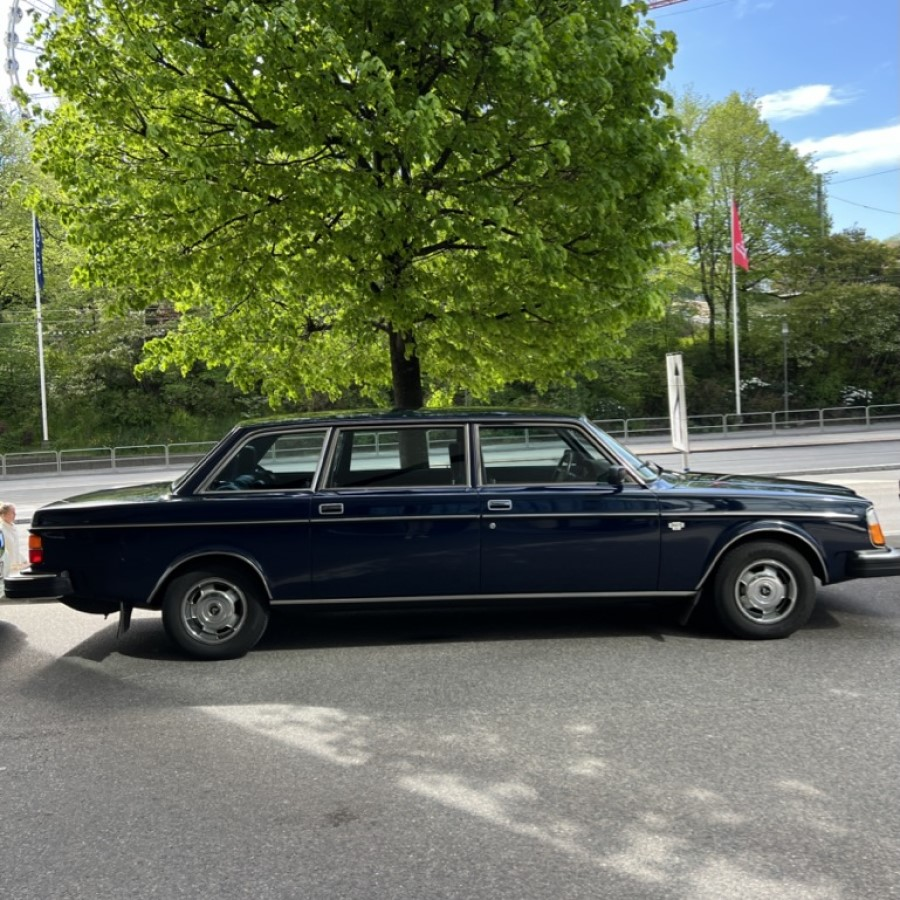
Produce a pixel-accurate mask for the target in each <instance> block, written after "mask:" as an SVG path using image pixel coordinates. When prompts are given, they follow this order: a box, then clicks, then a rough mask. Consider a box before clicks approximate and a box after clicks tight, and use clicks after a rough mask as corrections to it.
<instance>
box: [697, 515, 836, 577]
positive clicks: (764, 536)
mask: <svg viewBox="0 0 900 900" xmlns="http://www.w3.org/2000/svg"><path fill="white" fill-rule="evenodd" d="M754 541H775V542H776V543H782V544H784V545H785V546H787V547H791V548H792V549H794V550H796V551H797V552H798V553H800V554H801V555H802V556H803V557H804V559H805V560H806V561H807V562H808V563H809V567H810V569H812V573H813V575H815V576H816V578H818V579H819V581H821V582H822V584H828V581H829V577H828V566H827V565H826V563H825V553H824V550H823V549H822V547H820V546H819V544H818V543H817V542H816V541H815V540H814V539H813V538H812V537H811V536H810V535H809V534H807V533H806V532H805V531H803V529H801V528H798V527H797V526H796V525H794V524H793V523H792V522H757V523H754V524H753V525H749V526H747V527H744V528H741V529H739V530H738V531H737V532H735V533H733V534H730V535H728V536H727V537H726V538H725V539H724V540H722V541H721V542H720V543H719V544H717V545H716V547H715V548H714V549H713V551H712V553H711V554H710V557H709V559H708V560H707V563H706V566H705V567H704V570H703V577H702V578H701V579H700V583H699V584H698V585H697V590H698V591H699V590H702V589H703V588H704V587H706V585H707V584H709V580H710V579H711V578H712V577H713V576H714V575H715V572H716V569H718V567H719V564H720V563H721V562H722V560H723V559H724V558H725V555H726V554H727V553H729V552H730V551H731V550H734V549H735V548H736V547H741V546H743V545H745V544H750V543H753V542H754Z"/></svg>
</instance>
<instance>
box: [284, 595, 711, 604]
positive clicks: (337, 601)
mask: <svg viewBox="0 0 900 900" xmlns="http://www.w3.org/2000/svg"><path fill="white" fill-rule="evenodd" d="M695 593H696V591H580V592H579V591H569V592H566V593H556V594H551V593H547V592H546V591H536V592H535V593H522V594H429V595H427V596H424V597H419V596H416V597H338V598H331V597H328V598H321V597H319V598H315V599H309V598H307V599H294V600H272V601H271V604H272V606H330V605H332V604H342V603H422V602H431V601H440V602H443V601H448V600H453V601H459V600H470V601H485V600H523V599H530V600H535V599H537V600H544V599H546V600H590V599H592V598H597V599H623V600H627V599H631V598H634V599H647V598H650V599H653V598H657V599H681V598H684V597H693V596H694V594H695Z"/></svg>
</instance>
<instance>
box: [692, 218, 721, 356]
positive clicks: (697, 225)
mask: <svg viewBox="0 0 900 900" xmlns="http://www.w3.org/2000/svg"><path fill="white" fill-rule="evenodd" d="M701 226H702V223H701V220H700V214H699V213H694V236H695V239H696V248H697V256H698V258H699V260H700V292H701V294H702V295H703V299H704V300H705V301H706V307H707V309H708V310H709V326H708V330H707V339H708V342H709V354H710V356H711V357H712V361H713V364H715V362H716V358H717V348H716V301H715V285H713V284H711V283H709V281H710V279H709V278H708V274H707V270H706V257H705V256H704V255H703V229H702V227H701Z"/></svg>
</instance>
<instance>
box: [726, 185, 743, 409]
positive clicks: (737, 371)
mask: <svg viewBox="0 0 900 900" xmlns="http://www.w3.org/2000/svg"><path fill="white" fill-rule="evenodd" d="M734 203H735V201H734V197H732V198H731V204H730V207H729V210H728V221H729V222H730V223H731V328H732V331H733V334H734V407H735V412H736V413H737V415H740V414H741V353H740V349H739V347H738V295H737V264H736V263H735V261H734V210H735V205H734Z"/></svg>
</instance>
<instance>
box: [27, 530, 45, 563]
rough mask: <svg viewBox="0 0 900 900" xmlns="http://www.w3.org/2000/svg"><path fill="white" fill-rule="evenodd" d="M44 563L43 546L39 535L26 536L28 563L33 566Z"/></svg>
mask: <svg viewBox="0 0 900 900" xmlns="http://www.w3.org/2000/svg"><path fill="white" fill-rule="evenodd" d="M43 561H44V545H43V544H42V543H41V539H40V536H39V535H36V534H29V535H28V562H30V563H31V565H33V566H39V565H40V564H41V563H42V562H43Z"/></svg>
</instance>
